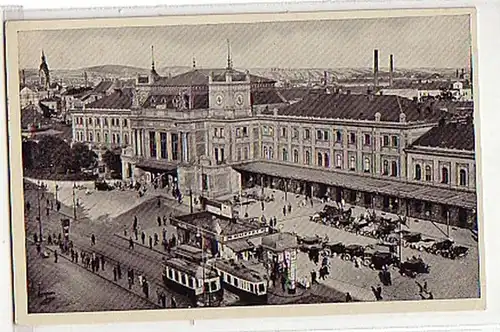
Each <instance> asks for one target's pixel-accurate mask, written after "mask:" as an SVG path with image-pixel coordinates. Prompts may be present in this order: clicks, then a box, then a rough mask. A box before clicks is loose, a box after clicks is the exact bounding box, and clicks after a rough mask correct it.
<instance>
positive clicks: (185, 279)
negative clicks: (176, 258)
mask: <svg viewBox="0 0 500 332" xmlns="http://www.w3.org/2000/svg"><path fill="white" fill-rule="evenodd" d="M167 274H168V277H169V279H170V280H175V282H177V283H179V284H181V285H183V286H186V287H188V288H190V289H195V288H201V287H202V285H203V283H202V281H201V280H196V279H194V278H193V277H191V276H189V275H187V274H186V273H182V272H181V273H179V271H177V270H174V269H172V268H167ZM195 284H196V287H195ZM217 290H218V287H217V282H216V281H211V282H205V291H206V292H209V293H210V292H214V291H217Z"/></svg>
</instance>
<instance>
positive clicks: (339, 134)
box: [335, 130, 342, 143]
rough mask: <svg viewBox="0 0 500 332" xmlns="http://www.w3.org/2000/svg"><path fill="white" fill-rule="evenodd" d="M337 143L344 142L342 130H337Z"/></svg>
mask: <svg viewBox="0 0 500 332" xmlns="http://www.w3.org/2000/svg"><path fill="white" fill-rule="evenodd" d="M335 136H336V137H335V141H336V142H338V143H340V142H342V132H341V131H340V130H337V132H336V133H335Z"/></svg>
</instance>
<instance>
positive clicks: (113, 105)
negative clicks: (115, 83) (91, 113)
mask: <svg viewBox="0 0 500 332" xmlns="http://www.w3.org/2000/svg"><path fill="white" fill-rule="evenodd" d="M132 98H133V91H132V88H123V89H117V90H115V91H114V92H113V93H111V94H110V95H108V96H104V97H102V98H101V99H98V100H96V101H93V102H91V103H89V104H88V105H87V106H86V108H103V109H129V108H130V107H132Z"/></svg>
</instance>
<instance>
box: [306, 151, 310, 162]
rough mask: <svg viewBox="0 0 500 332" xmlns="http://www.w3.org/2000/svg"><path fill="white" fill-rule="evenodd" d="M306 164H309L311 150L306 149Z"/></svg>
mask: <svg viewBox="0 0 500 332" xmlns="http://www.w3.org/2000/svg"><path fill="white" fill-rule="evenodd" d="M306 165H311V152H309V151H306Z"/></svg>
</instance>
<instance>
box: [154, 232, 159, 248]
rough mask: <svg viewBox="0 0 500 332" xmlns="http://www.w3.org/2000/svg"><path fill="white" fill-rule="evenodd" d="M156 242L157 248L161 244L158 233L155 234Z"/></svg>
mask: <svg viewBox="0 0 500 332" xmlns="http://www.w3.org/2000/svg"><path fill="white" fill-rule="evenodd" d="M154 240H155V246H157V245H158V243H159V242H160V238H159V236H158V234H157V233H155V235H154Z"/></svg>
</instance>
